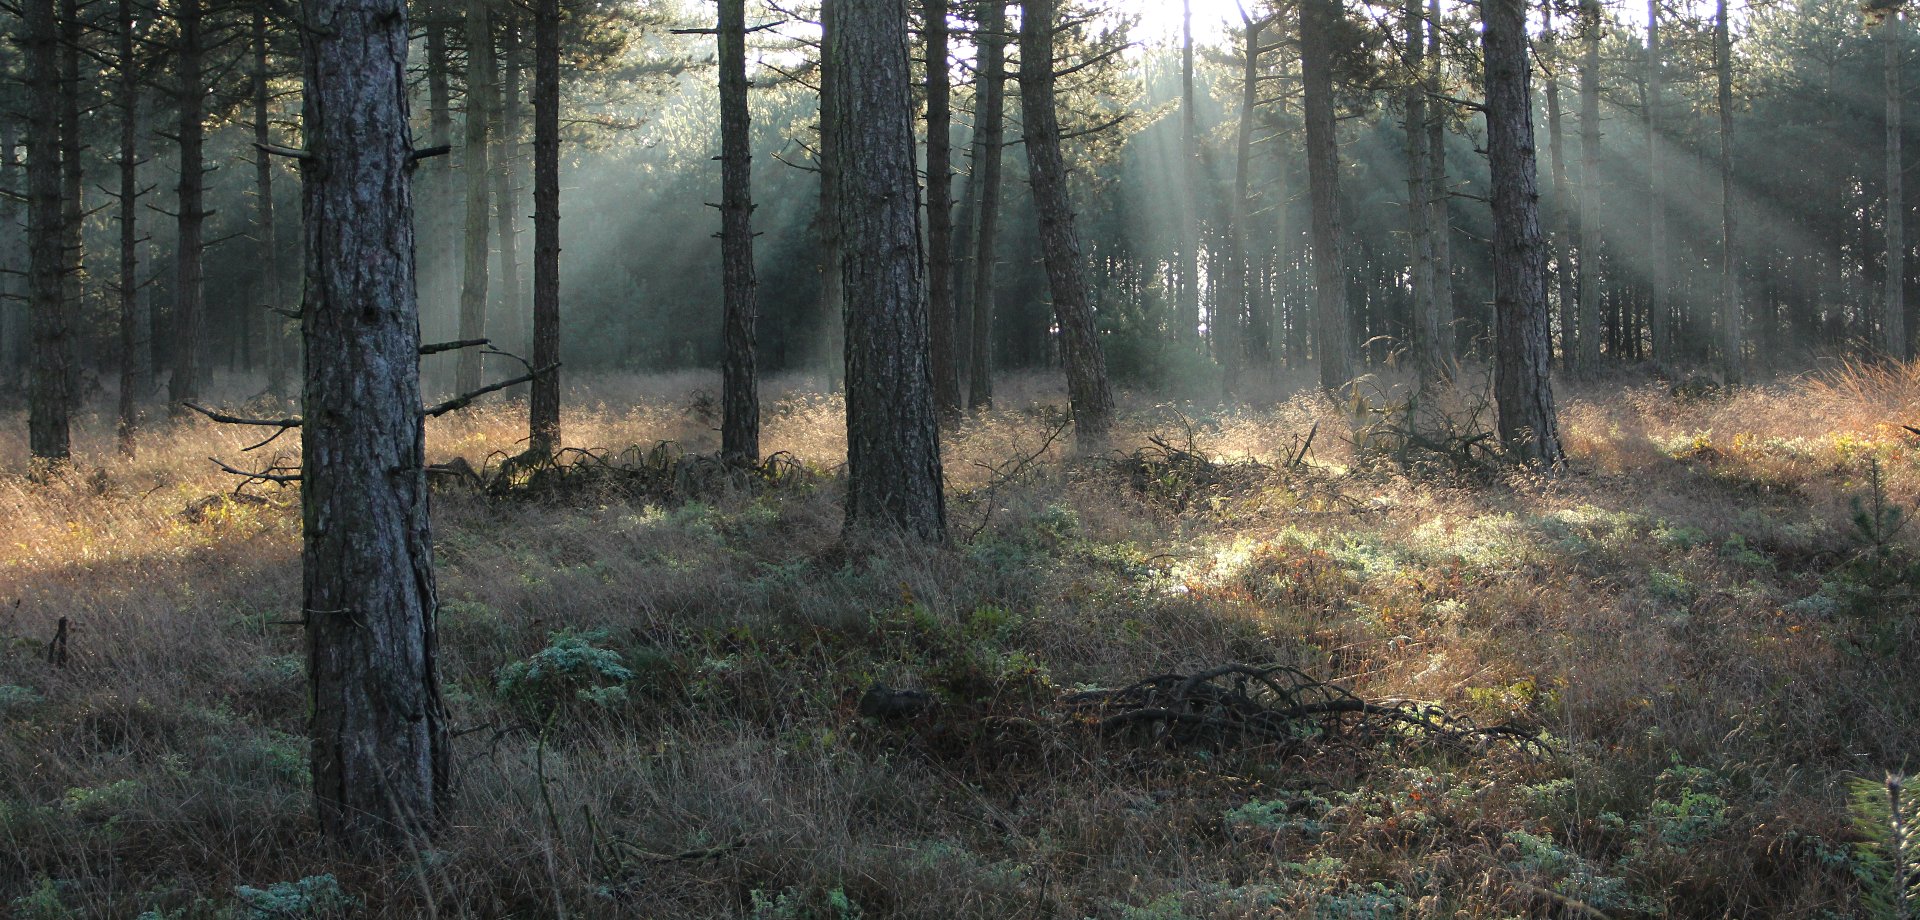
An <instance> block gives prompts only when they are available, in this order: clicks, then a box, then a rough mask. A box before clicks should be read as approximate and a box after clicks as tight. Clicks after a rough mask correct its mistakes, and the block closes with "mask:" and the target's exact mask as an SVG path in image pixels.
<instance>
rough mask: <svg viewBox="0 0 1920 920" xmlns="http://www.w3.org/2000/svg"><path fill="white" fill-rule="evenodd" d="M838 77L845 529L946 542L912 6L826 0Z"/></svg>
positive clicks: (834, 147) (835, 138)
mask: <svg viewBox="0 0 1920 920" xmlns="http://www.w3.org/2000/svg"><path fill="white" fill-rule="evenodd" d="M822 19H823V20H824V22H823V24H822V25H823V28H824V36H825V39H824V40H825V42H826V44H827V46H828V48H829V49H830V50H829V53H830V54H831V55H832V57H833V60H834V61H835V62H836V64H837V66H838V67H839V68H840V73H839V74H838V75H837V76H835V78H834V79H833V80H832V82H831V84H830V88H829V92H830V93H831V94H832V95H833V96H834V97H835V102H834V116H835V117H834V119H833V120H832V121H830V122H827V123H826V124H825V128H826V131H827V132H828V133H829V134H831V135H832V143H831V146H830V148H829V149H830V150H831V152H832V156H833V157H834V163H835V167H836V170H837V172H838V175H839V181H838V183H837V195H836V196H835V201H834V214H835V217H836V220H837V221H838V223H839V225H840V228H841V230H840V232H841V239H842V244H843V249H842V259H841V267H842V272H843V274H844V276H845V279H846V289H845V290H846V358H847V528H848V529H849V530H855V529H869V528H873V529H893V530H898V531H900V532H903V533H905V534H908V535H911V536H913V537H916V538H919V539H921V540H925V541H928V542H941V541H944V540H945V539H946V536H947V515H946V499H945V496H944V494H943V492H942V482H941V471H940V427H939V423H938V420H937V419H936V418H935V408H934V400H933V369H932V367H931V366H930V357H929V354H928V352H929V350H930V344H931V343H930V341H929V337H928V330H927V302H926V292H925V291H924V290H923V289H922V287H921V269H922V267H923V266H922V257H921V252H920V228H919V216H920V215H919V202H918V198H919V181H918V176H917V175H916V170H915V164H914V155H913V154H914V136H913V135H914V131H913V108H912V106H913V101H912V96H913V90H912V82H911V81H912V79H913V76H912V67H911V64H910V63H909V55H908V51H907V14H906V4H905V3H904V2H902V0H827V3H826V7H825V9H824V10H823V13H822Z"/></svg>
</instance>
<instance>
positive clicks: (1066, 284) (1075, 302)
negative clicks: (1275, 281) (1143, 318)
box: [1020, 0, 1113, 453]
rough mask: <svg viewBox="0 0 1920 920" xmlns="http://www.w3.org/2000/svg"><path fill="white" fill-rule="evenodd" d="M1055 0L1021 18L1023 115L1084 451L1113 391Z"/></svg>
mask: <svg viewBox="0 0 1920 920" xmlns="http://www.w3.org/2000/svg"><path fill="white" fill-rule="evenodd" d="M1057 18H1058V15H1057V6H1056V0H1026V2H1025V4H1024V6H1023V9H1022V14H1021V17H1020V113H1021V117H1022V119H1023V121H1024V122H1025V124H1026V148H1027V175H1028V177H1029V181H1030V182H1031V183H1032V185H1033V209H1034V213H1035V214H1036V215H1037V216H1038V218H1039V220H1040V253H1041V257H1042V258H1043V260H1044V261H1045V262H1046V265H1047V286H1048V287H1049V288H1050V289H1051V290H1052V291H1053V314H1054V317H1055V321H1056V322H1058V323H1059V326H1060V351H1061V356H1062V358H1063V359H1064V360H1065V362H1066V365H1067V397H1068V400H1069V402H1071V404H1072V407H1073V425H1074V435H1075V437H1076V438H1077V440H1078V447H1079V449H1080V450H1081V451H1082V452H1083V453H1090V452H1093V451H1095V450H1098V449H1099V448H1101V447H1103V446H1104V445H1105V443H1106V438H1107V431H1108V429H1109V428H1110V427H1111V426H1112V423H1113V390H1112V388H1111V387H1110V386H1109V385H1108V383H1107V359H1106V356H1105V355H1104V354H1103V353H1102V352H1101V350H1100V336H1099V330H1098V329H1097V328H1096V327H1095V325H1094V320H1093V302H1092V300H1091V298H1090V297H1089V296H1088V294H1087V279H1086V265H1085V256H1084V254H1083V251H1082V249H1081V247H1080V232H1079V230H1078V229H1077V228H1076V227H1075V226H1074V220H1073V203H1072V201H1070V200H1069V198H1068V195H1067V162H1066V158H1065V157H1064V156H1062V155H1061V152H1060V120H1059V116H1058V114H1057V113H1056V111H1055V101H1054V74H1053V30H1054V22H1055V20H1056V19H1057Z"/></svg>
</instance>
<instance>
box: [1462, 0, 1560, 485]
mask: <svg viewBox="0 0 1920 920" xmlns="http://www.w3.org/2000/svg"><path fill="white" fill-rule="evenodd" d="M1481 11H1482V12H1481V16H1482V24H1483V29H1482V31H1481V47H1482V49H1483V53H1484V54H1485V60H1486V100H1487V102H1486V106H1487V158H1488V161H1489V164H1490V167H1491V171H1492V191H1493V195H1492V199H1493V289H1494V294H1493V296H1494V322H1495V326H1496V329H1497V339H1496V342H1495V361H1494V403H1495V407H1496V409H1497V411H1498V413H1499V431H1500V439H1501V440H1502V441H1503V442H1505V443H1506V444H1507V445H1508V447H1509V448H1510V449H1512V450H1514V451H1516V452H1517V453H1519V454H1520V455H1521V456H1523V457H1525V458H1526V459H1528V460H1529V461H1532V462H1535V463H1543V464H1548V465H1552V464H1557V463H1559V462H1560V460H1561V459H1562V457H1561V452H1560V434H1559V427H1558V424H1557V421H1556V419H1555V417H1554V408H1553V387H1552V384H1551V381H1550V379H1549V362H1550V355H1551V353H1552V336H1551V330H1550V323H1549V321H1548V317H1547V250H1546V244H1545V242H1544V241H1543V240H1542V239H1541V234H1540V208H1539V202H1540V193H1539V189H1538V179H1537V177H1536V176H1537V170H1538V164H1537V162H1536V161H1535V156H1534V146H1533V108H1532V103H1531V101H1530V100H1529V98H1528V87H1527V84H1528V78H1527V77H1528V74H1527V34H1526V27H1527V23H1526V18H1527V17H1526V4H1525V0H1483V2H1482V6H1481Z"/></svg>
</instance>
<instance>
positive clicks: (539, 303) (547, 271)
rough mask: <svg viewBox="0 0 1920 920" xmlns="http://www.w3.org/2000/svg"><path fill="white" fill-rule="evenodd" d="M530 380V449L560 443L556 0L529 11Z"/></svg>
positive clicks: (542, 0)
mask: <svg viewBox="0 0 1920 920" xmlns="http://www.w3.org/2000/svg"><path fill="white" fill-rule="evenodd" d="M533 366H534V367H535V368H536V369H538V370H541V371H543V373H541V374H540V376H539V377H537V378H535V379H534V381H533V388H532V389H533V393H532V397H531V399H530V400H529V406H528V428H529V430H530V435H531V437H530V438H529V440H528V447H527V449H528V451H529V452H531V453H533V454H535V455H541V456H550V455H552V453H553V452H554V450H556V449H558V448H559V446H560V0H536V2H535V3H534V15H533Z"/></svg>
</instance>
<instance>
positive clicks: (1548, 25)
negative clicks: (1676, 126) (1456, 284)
mask: <svg viewBox="0 0 1920 920" xmlns="http://www.w3.org/2000/svg"><path fill="white" fill-rule="evenodd" d="M1540 10H1541V27H1540V32H1541V34H1540V53H1541V55H1542V56H1543V57H1546V58H1547V59H1548V60H1547V61H1546V66H1544V67H1542V68H1541V70H1542V72H1543V73H1544V74H1545V75H1546V79H1547V143H1548V145H1549V147H1550V148H1551V149H1550V155H1551V157H1552V161H1553V241H1552V243H1551V244H1550V245H1549V247H1548V257H1549V258H1551V259H1552V260H1553V266H1554V271H1553V278H1554V286H1555V288H1556V290H1557V293H1558V295H1559V297H1558V300H1559V305H1560V360H1561V361H1563V362H1564V363H1565V364H1567V365H1569V366H1571V365H1572V364H1573V363H1574V362H1575V360H1576V356H1577V353H1578V351H1579V348H1580V345H1579V343H1580V324H1579V322H1578V321H1577V319H1576V317H1577V314H1578V312H1579V309H1580V306H1579V297H1578V296H1577V295H1576V294H1575V293H1574V280H1573V228H1572V227H1570V226H1568V221H1569V219H1570V217H1571V209H1570V208H1568V207H1567V136H1566V132H1564V131H1562V130H1561V125H1560V55H1559V53H1558V52H1559V48H1560V40H1559V36H1557V35H1555V34H1554V31H1553V4H1552V3H1546V4H1543V5H1542V6H1541V8H1540Z"/></svg>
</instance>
